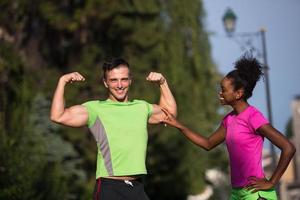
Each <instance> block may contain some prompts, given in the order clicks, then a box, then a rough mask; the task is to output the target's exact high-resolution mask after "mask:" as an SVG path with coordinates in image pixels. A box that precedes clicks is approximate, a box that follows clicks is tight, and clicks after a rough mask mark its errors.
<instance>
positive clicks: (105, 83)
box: [102, 78, 108, 88]
mask: <svg viewBox="0 0 300 200" xmlns="http://www.w3.org/2000/svg"><path fill="white" fill-rule="evenodd" d="M102 80H103V84H104V86H105V87H106V88H108V85H107V82H106V79H105V78H103V79H102Z"/></svg>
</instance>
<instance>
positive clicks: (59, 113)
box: [50, 72, 88, 127]
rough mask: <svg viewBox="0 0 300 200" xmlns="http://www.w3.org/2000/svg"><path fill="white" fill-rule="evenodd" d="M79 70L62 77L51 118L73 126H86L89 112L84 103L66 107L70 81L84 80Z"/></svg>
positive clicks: (54, 99) (56, 92)
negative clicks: (65, 94) (66, 90)
mask: <svg viewBox="0 0 300 200" xmlns="http://www.w3.org/2000/svg"><path fill="white" fill-rule="evenodd" d="M84 80H85V78H84V77H83V76H82V75H81V74H79V73H78V72H72V73H69V74H65V75H63V76H62V77H60V79H59V81H58V84H57V87H56V90H55V93H54V96H53V100H52V106H51V113H50V119H51V120H52V121H54V122H56V123H60V124H63V125H67V126H71V127H80V126H84V125H86V123H87V120H88V112H87V110H86V108H85V107H84V106H82V105H76V106H72V107H70V108H65V99H64V91H65V86H66V84H68V83H72V82H77V81H84Z"/></svg>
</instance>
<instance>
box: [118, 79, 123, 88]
mask: <svg viewBox="0 0 300 200" xmlns="http://www.w3.org/2000/svg"><path fill="white" fill-rule="evenodd" d="M117 87H118V88H122V81H121V80H119V81H118V85H117Z"/></svg>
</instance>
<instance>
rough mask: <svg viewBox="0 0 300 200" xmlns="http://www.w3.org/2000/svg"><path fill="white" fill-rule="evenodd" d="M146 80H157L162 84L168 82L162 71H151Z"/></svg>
mask: <svg viewBox="0 0 300 200" xmlns="http://www.w3.org/2000/svg"><path fill="white" fill-rule="evenodd" d="M146 80H147V81H151V82H157V83H159V84H160V85H162V84H164V83H165V82H166V79H165V77H163V75H162V74H161V73H157V72H150V73H149V75H148V76H147V78H146Z"/></svg>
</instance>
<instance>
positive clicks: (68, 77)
mask: <svg viewBox="0 0 300 200" xmlns="http://www.w3.org/2000/svg"><path fill="white" fill-rule="evenodd" d="M60 80H62V81H63V82H64V83H73V82H76V81H85V78H84V77H83V76H82V75H81V74H79V73H78V72H72V73H69V74H65V75H63V76H62V77H61V78H60Z"/></svg>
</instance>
